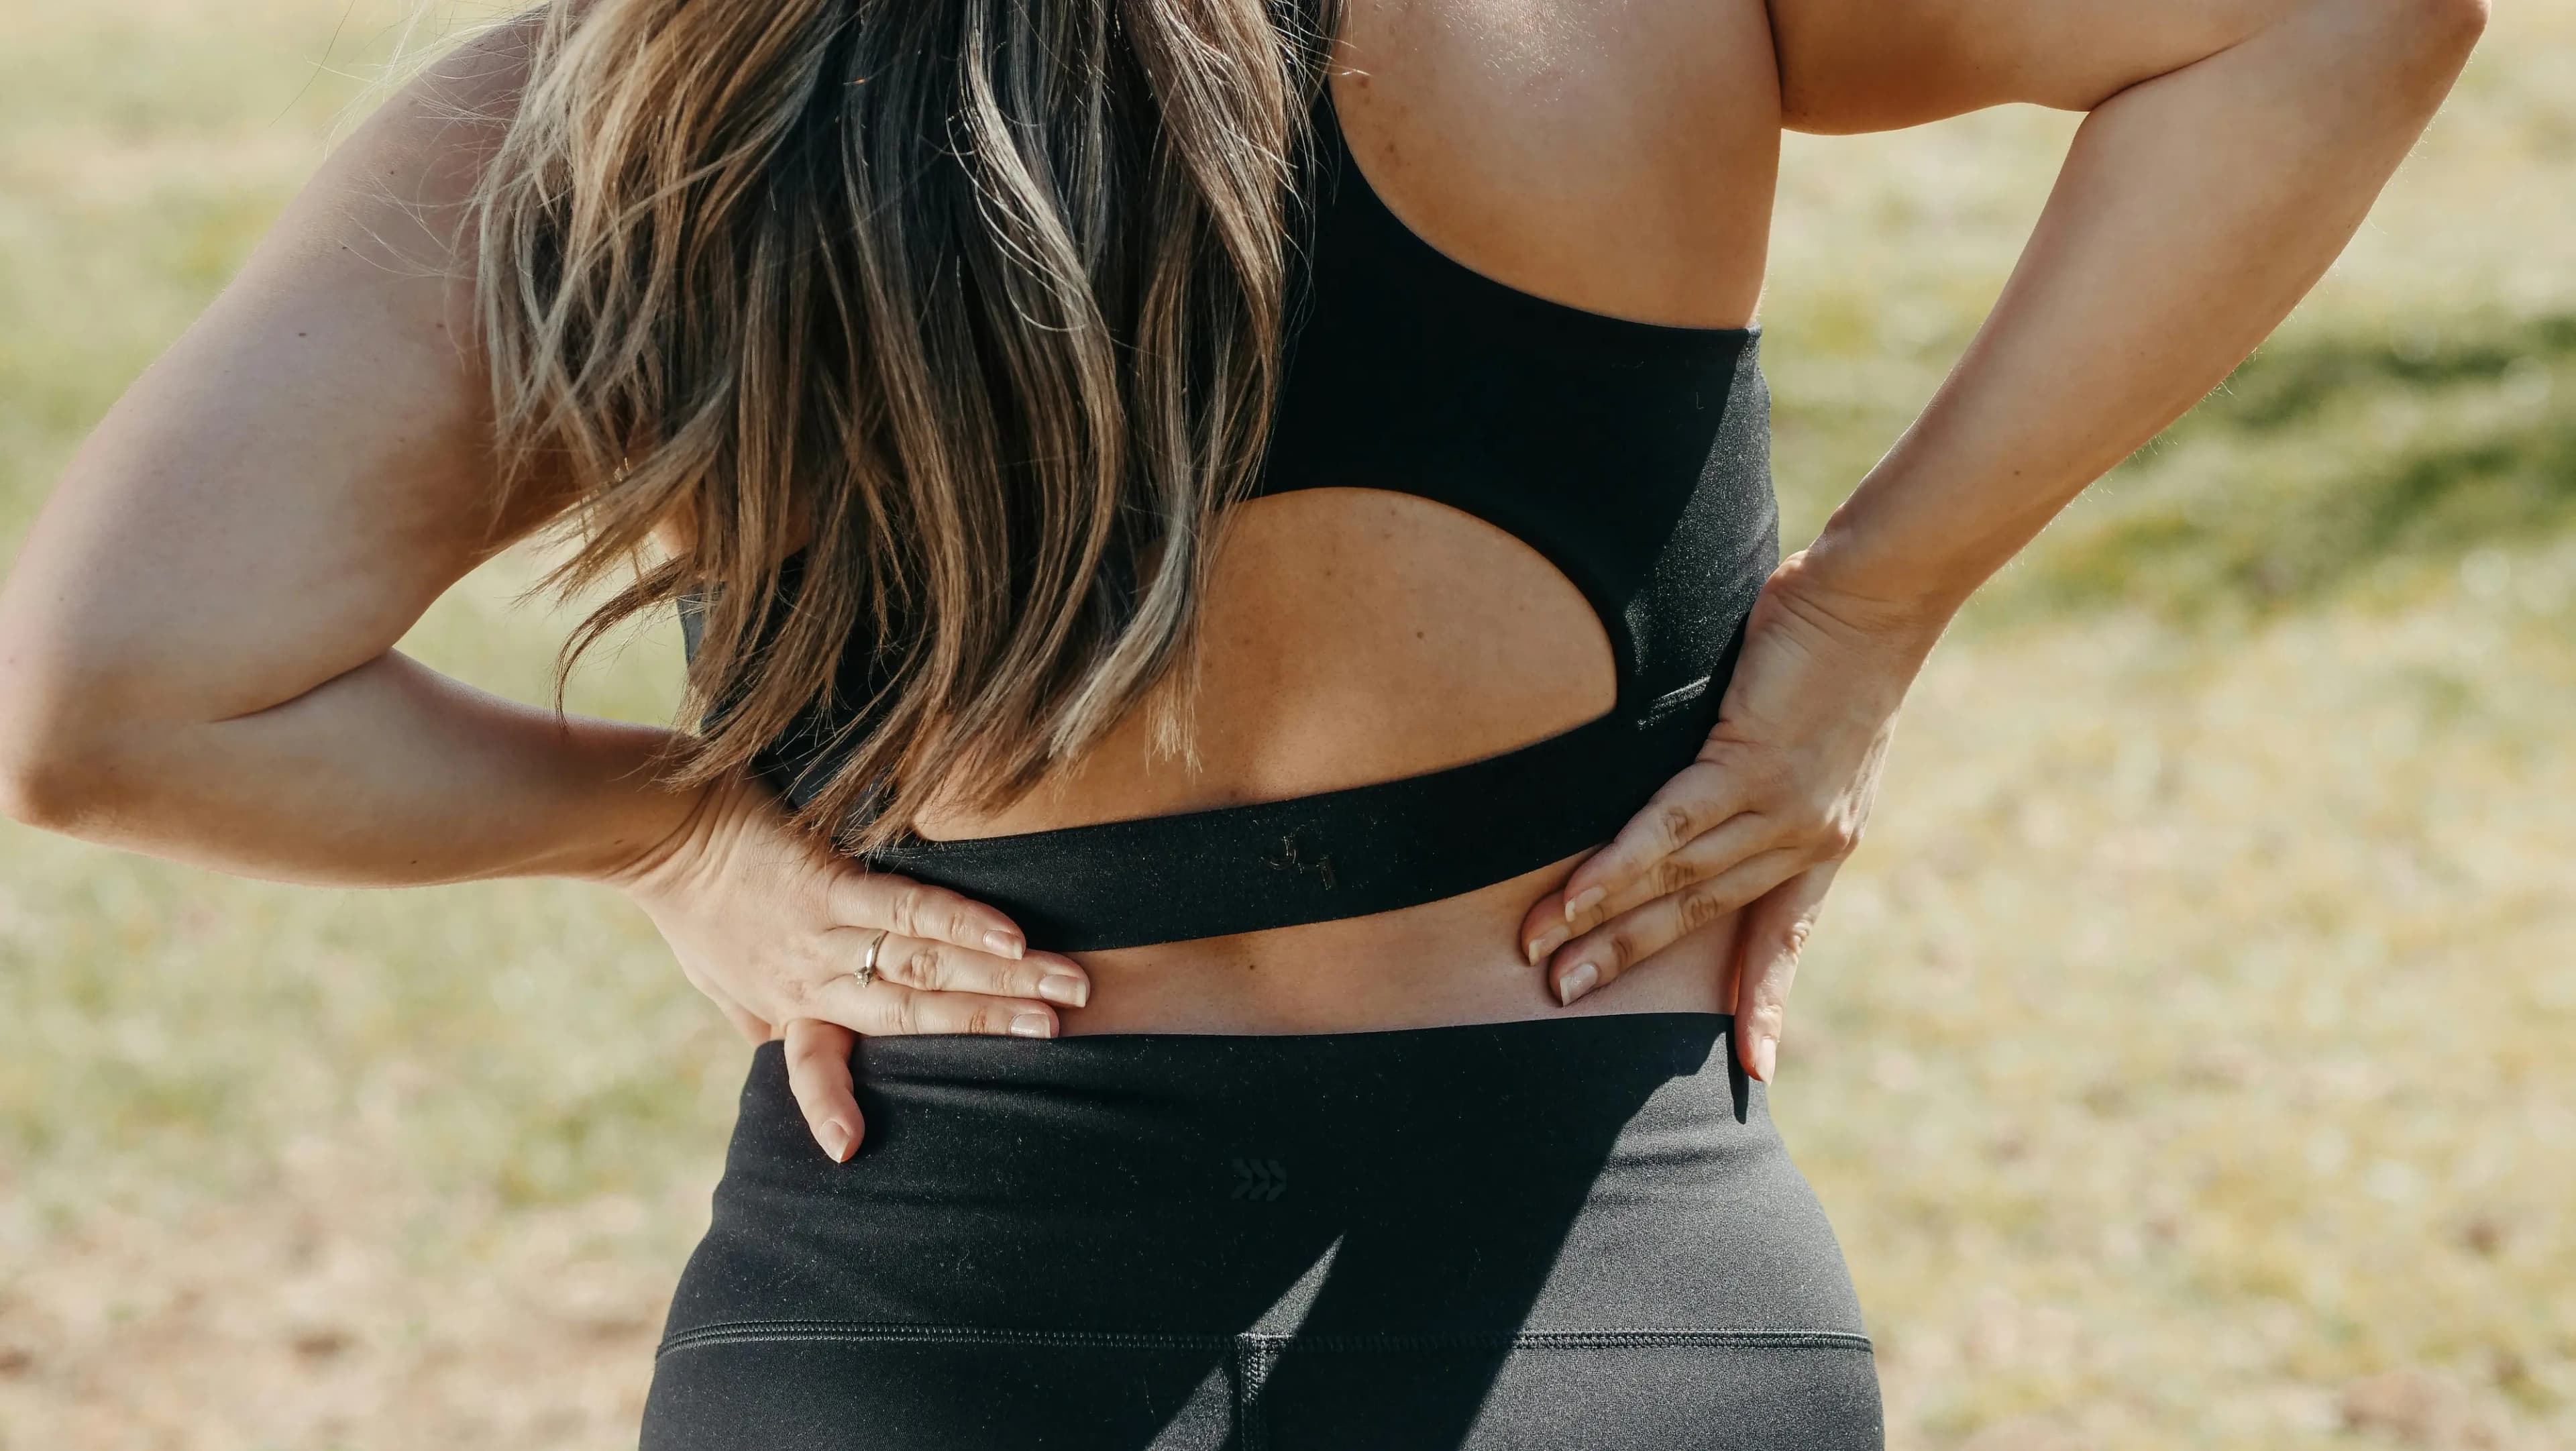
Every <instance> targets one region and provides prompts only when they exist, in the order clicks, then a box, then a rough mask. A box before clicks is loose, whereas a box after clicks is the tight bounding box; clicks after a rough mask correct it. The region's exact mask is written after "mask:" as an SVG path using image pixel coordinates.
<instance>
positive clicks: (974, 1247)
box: [643, 1013, 1881, 1451]
mask: <svg viewBox="0 0 2576 1451" xmlns="http://www.w3.org/2000/svg"><path fill="white" fill-rule="evenodd" d="M1731 1027H1732V1023H1731V1020H1730V1019H1728V1018H1727V1017H1725V1016H1723V1015H1719V1014H1709V1013H1637V1014H1600V1015H1592V1016H1584V1017H1567V1018H1560V1019H1550V1020H1545V1021H1536V1022H1515V1023H1492V1024H1473V1025H1467V1026H1459V1027H1439V1028H1408V1029H1397V1030H1389V1031H1382V1032H1365V1033H1330V1034H1279V1035H1230V1034H1229V1035H1216V1034H1187V1033H1121V1034H1097V1035H1087V1036H1074V1037H1069V1038H1061V1039H1054V1040H1022V1039H1011V1038H989V1037H968V1036H934V1037H914V1038H878V1039H868V1040H864V1041H863V1042H862V1043H861V1045H860V1048H859V1052H858V1055H857V1057H856V1058H855V1060H854V1065H853V1066H854V1068H855V1070H856V1072H857V1075H858V1080H859V1101H860V1104H861V1106H862V1107H863V1108H864V1110H865V1112H866V1114H867V1137H866V1141H865V1143H864V1144H863V1145H862V1147H861V1148H860V1151H859V1153H858V1154H857V1155H856V1156H855V1157H854V1158H853V1159H852V1160H851V1161H850V1162H849V1163H847V1164H834V1163H832V1162H830V1161H829V1160H828V1159H826V1158H825V1157H824V1156H823V1153H822V1151H821V1150H820V1149H818V1148H816V1147H815V1145H814V1142H813V1140H812V1138H811V1136H810V1135H809V1134H808V1133H807V1132H806V1129H805V1126H804V1123H803V1121H802V1120H801V1118H800V1117H799V1116H798V1114H797V1111H796V1107H795V1104H794V1102H793V1101H792V1100H791V1099H790V1097H789V1096H788V1091H787V1079H786V1069H785V1064H784V1059H783V1057H782V1055H781V1052H780V1049H779V1045H777V1044H775V1043H771V1044H767V1045H764V1046H763V1047H761V1048H760V1049H759V1050H758V1051H757V1052H755V1053H754V1055H753V1058H752V1067H751V1075H750V1081H749V1082H748V1083H747V1084H746V1085H745V1086H744V1089H743V1097H742V1114H741V1118H740V1121H739V1123H738V1124H737V1126H736V1129H735V1132H734V1139H733V1146H732V1150H731V1153H730V1155H729V1156H728V1159H727V1162H726V1167H725V1175H724V1180H723V1182H722V1184H720V1185H719V1186H718V1188H717V1190H716V1196H715V1222H714V1225H713V1227H712V1228H710V1229H709V1231H708V1232H707V1236H706V1239H705V1240H704V1241H703V1242H702V1243H701V1244H700V1245H699V1246H698V1249H697V1252H696V1254H695V1255H694V1256H693V1257H692V1258H691V1260H690V1261H689V1266H688V1270H687V1272H686V1273H685V1274H684V1275H683V1276H682V1277H681V1280H680V1285H679V1290H678V1294H677V1296H676V1298H675V1299H674V1301H673V1303H672V1306H671V1316H670V1322H669V1326H668V1329H667V1330H666V1332H665V1335H664V1338H663V1342H662V1348H661V1351H660V1355H659V1360H658V1364H657V1366H656V1372H655V1375H654V1379H653V1389H652V1396H651V1399H650V1402H649V1403H648V1405H647V1408H646V1410H645V1415H644V1434H643V1445H644V1447H645V1451H679V1448H684V1447H685V1448H691V1451H711V1448H728V1451H729V1448H744V1451H749V1448H755V1447H757V1448H762V1451H791V1448H807V1447H812V1448H823V1447H830V1448H836V1451H877V1448H885V1451H893V1448H904V1451H967V1448H976V1451H983V1448H993V1451H1003V1448H1010V1451H1019V1448H1035V1447H1084V1448H1101V1451H1108V1448H1119V1451H1142V1448H1148V1447H1151V1448H1158V1451H1217V1448H1226V1451H1326V1448H1331V1451H1344V1448H1377V1447H1386V1448H1399V1447H1400V1448H1405V1451H1430V1448H1453V1447H1455V1448H1472V1451H1500V1448H1504V1447H1513V1448H1550V1451H1553V1448H1572V1447H1582V1448H1588V1451H1627V1448H1636V1451H1646V1448H1654V1451H1680V1448H1697V1447H1745V1448H1754V1447H1784V1448H1785V1447H1798V1448H1807V1451H1842V1448H1876V1447H1878V1446H1879V1445H1880V1444H1881V1436H1880V1420H1879V1403H1878V1382H1877V1377H1876V1374H1875V1371H1874V1369H1873V1364H1872V1361H1871V1356H1870V1346H1869V1341H1868V1340H1867V1338H1865V1336H1864V1335H1863V1334H1862V1329H1861V1319H1860V1309H1859V1306H1858V1304H1857V1302H1856V1301H1855V1300H1854V1298H1853V1294H1852V1287H1851V1281H1850V1278H1849V1276H1848V1274H1847V1273H1846V1271H1845V1270H1844V1267H1843V1261H1842V1255H1841V1252H1840V1250H1839V1248H1838V1247H1837V1245H1836V1244H1835V1242H1834V1235H1833V1231H1832V1229H1831V1228H1830V1227H1828V1226H1827V1224H1826V1223H1825V1218H1824V1215H1823V1213H1822V1212H1821V1210H1820V1209H1819V1208H1818V1206H1817V1204H1816V1200H1815V1196H1814V1195H1813V1194H1812V1193H1811V1192H1810V1191H1809V1190H1808V1187H1807V1184H1806V1181H1805V1180H1804V1179H1802V1178H1801V1177H1800V1176H1799V1174H1798V1171H1797V1170H1796V1168H1795V1167H1794V1166H1792V1165H1791V1164H1790V1162H1789V1159H1788V1157H1787V1155H1786V1154H1785V1153H1784V1152H1783V1151H1782V1149H1781V1146H1780V1140H1779V1137H1778V1136H1777V1135H1776V1134H1775V1133H1774V1132H1773V1131H1772V1128H1771V1124H1770V1120H1769V1117H1768V1115H1767V1114H1766V1112H1765V1110H1764V1090H1763V1087H1762V1085H1760V1084H1758V1083H1751V1082H1749V1081H1748V1080H1747V1079H1746V1078H1745V1077H1744V1075H1743V1073H1742V1072H1741V1070H1740V1069H1738V1068H1736V1067H1735V1066H1734V1065H1735V1058H1734V1053H1733V1049H1732V1044H1731V1041H1730V1037H1729V1034H1730V1029H1731Z"/></svg>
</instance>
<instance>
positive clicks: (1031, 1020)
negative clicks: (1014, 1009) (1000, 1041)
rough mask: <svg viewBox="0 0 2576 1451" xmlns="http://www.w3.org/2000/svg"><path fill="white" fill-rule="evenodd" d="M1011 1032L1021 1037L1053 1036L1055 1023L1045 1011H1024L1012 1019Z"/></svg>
mask: <svg viewBox="0 0 2576 1451" xmlns="http://www.w3.org/2000/svg"><path fill="white" fill-rule="evenodd" d="M1011 1033H1012V1036H1014V1037H1020V1038H1051V1037H1053V1036H1055V1023H1054V1022H1053V1021H1052V1020H1050V1019H1049V1018H1048V1017H1047V1015H1046V1014H1044V1013H1022V1014H1020V1015H1019V1016H1017V1017H1015V1018H1013V1019H1011Z"/></svg>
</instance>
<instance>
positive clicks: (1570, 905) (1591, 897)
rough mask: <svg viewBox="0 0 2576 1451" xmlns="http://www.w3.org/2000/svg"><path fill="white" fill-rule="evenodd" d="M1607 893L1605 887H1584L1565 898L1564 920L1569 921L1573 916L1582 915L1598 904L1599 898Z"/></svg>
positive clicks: (1607, 894)
mask: <svg viewBox="0 0 2576 1451" xmlns="http://www.w3.org/2000/svg"><path fill="white" fill-rule="evenodd" d="M1609 895H1610V893H1609V892H1608V890H1607V889H1605V888H1601V887H1586V888H1584V889H1583V890H1582V891H1581V892H1578V893H1576V894H1575V895H1574V896H1571V897H1568V898H1566V899H1565V920H1566V921H1568V922H1571V921H1573V920H1574V919H1575V918H1577V917H1580V916H1582V915H1583V914H1584V913H1586V912H1589V911H1591V910H1592V909H1593V908H1595V907H1598V906H1600V905H1601V899H1602V898H1604V897H1606V896H1609Z"/></svg>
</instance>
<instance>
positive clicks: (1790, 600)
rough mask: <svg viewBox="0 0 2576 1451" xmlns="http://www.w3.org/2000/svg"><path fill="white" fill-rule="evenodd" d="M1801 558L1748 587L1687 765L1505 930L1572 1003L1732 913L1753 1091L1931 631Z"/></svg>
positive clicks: (1742, 1034) (1739, 1013) (1740, 1017)
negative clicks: (1754, 595)
mask: <svg viewBox="0 0 2576 1451" xmlns="http://www.w3.org/2000/svg"><path fill="white" fill-rule="evenodd" d="M1826 575H1827V571H1826V570H1825V569H1824V568H1822V567H1820V566H1819V565H1818V564H1817V563H1815V562H1814V556H1813V554H1812V552H1807V551H1802V552H1800V553H1798V554H1794V555H1791V556H1790V557H1789V558H1788V559H1786V560H1784V561H1783V562H1782V563H1781V565H1780V567H1779V568H1778V569H1776V570H1774V571H1773V572H1772V575H1771V578H1770V579H1769V580H1768V581H1767V582H1766V583H1765V584H1764V585H1763V588H1762V594H1761V597H1760V598H1759V599H1758V600H1757V601H1756V602H1755V604H1754V606H1753V616H1752V619H1751V620H1750V622H1748V624H1747V625H1746V627H1745V638H1744V650H1743V653H1742V654H1741V655H1740V656H1739V657H1738V659H1737V663H1736V667H1735V674H1734V677H1733V679H1732V680H1731V681H1729V682H1728V685H1727V689H1726V696H1725V699H1724V700H1723V701H1722V702H1721V703H1720V705H1719V707H1718V720H1717V726H1716V728H1715V729H1714V730H1712V731H1710V732H1709V737H1708V742H1707V744H1705V745H1703V746H1702V747H1701V748H1700V751H1699V758H1698V759H1697V760H1696V761H1694V762H1693V763H1692V764H1691V765H1689V766H1687V767H1685V768H1684V769H1683V770H1682V772H1681V774H1680V775H1678V776H1675V777H1674V778H1673V779H1672V780H1671V781H1670V782H1669V783H1667V784H1666V785H1665V787H1664V788H1663V789H1662V790H1661V791H1658V792H1656V793H1655V796H1654V799H1652V800H1651V801H1649V802H1648V803H1647V804H1646V807H1645V809H1644V810H1642V811H1640V812H1639V813H1638V814H1637V815H1636V817H1635V818H1634V819H1633V820H1631V821H1630V822H1629V823H1628V825H1627V826H1626V827H1624V828H1622V829H1621V831H1620V832H1619V835H1618V836H1617V837H1616V838H1615V839H1613V840H1612V841H1611V842H1610V844H1609V845H1607V846H1605V847H1603V848H1601V849H1600V850H1599V851H1597V852H1594V853H1593V854H1592V855H1591V856H1589V857H1587V858H1585V859H1584V861H1583V862H1582V863H1581V864H1580V865H1578V866H1577V867H1576V868H1575V869H1574V872H1573V874H1572V875H1571V876H1569V877H1567V879H1566V881H1565V885H1564V886H1562V887H1560V888H1558V889H1557V890H1556V891H1554V892H1551V893H1549V894H1548V895H1547V896H1545V897H1543V898H1541V899H1540V900H1539V901H1538V902H1537V904H1535V905H1534V906H1532V907H1531V908H1530V911H1529V915H1528V916H1526V917H1524V918H1523V919H1522V921H1521V941H1522V943H1523V945H1524V951H1525V953H1526V955H1527V956H1528V958H1529V961H1530V965H1531V966H1533V967H1539V968H1542V969H1543V970H1545V972H1546V973H1547V977H1548V986H1549V989H1550V990H1551V991H1552V992H1554V993H1555V994H1556V996H1557V999H1558V1000H1559V1001H1560V1002H1564V1003H1567V1004H1571V1003H1573V1002H1574V1001H1575V1000H1576V999H1578V998H1580V997H1582V996H1583V995H1584V994H1585V993H1588V992H1592V991H1594V990H1596V989H1597V988H1599V987H1600V986H1601V985H1602V984H1603V983H1606V982H1609V981H1610V980H1611V979H1613V978H1615V977H1617V976H1618V975H1619V974H1620V973H1622V972H1624V971H1626V970H1627V969H1628V968H1630V967H1632V966H1635V965H1636V964H1637V963H1638V962H1640V961H1642V960H1644V959H1645V958H1647V957H1650V956H1652V955H1653V954H1655V953H1656V952H1659V951H1661V950H1662V949H1664V948H1665V947H1668V946H1670V945H1671V944H1672V943H1673V942H1674V941H1675V940H1677V939H1679V938H1680V937H1681V936H1682V935H1683V934H1685V933H1687V932H1690V931H1692V930H1693V929H1695V928H1699V927H1704V926H1706V925H1708V924H1709V923H1712V922H1715V921H1717V920H1719V919H1721V918H1723V917H1725V916H1726V915H1727V914H1728V913H1731V912H1735V911H1737V910H1738V909H1746V910H1744V913H1743V916H1742V918H1741V919H1740V921H1739V922H1738V925H1737V929H1736V933H1737V935H1736V943H1735V949H1734V967H1735V1013H1736V1024H1737V1031H1736V1050H1737V1053H1738V1055H1739V1056H1740V1057H1741V1058H1742V1059H1743V1061H1744V1068H1745V1071H1746V1072H1748V1073H1750V1074H1752V1075H1753V1076H1754V1077H1756V1078H1759V1079H1762V1080H1763V1081H1765V1082H1768V1081H1769V1080H1770V1078H1771V1070H1772V1065H1773V1062H1774V1055H1775V1051H1776V1047H1777V1044H1778V1042H1779V1037H1780V1030H1781V1024H1782V1019H1783V1015H1784V1014H1785V1012H1786V1004H1787V999H1788V993H1789V983H1790V980H1791V978H1792V977H1793V976H1794V975H1795V974H1796V972H1797V966H1798V954H1799V951H1800V950H1801V949H1802V948H1803V947H1804V946H1805V945H1806V940H1807V934H1808V933H1809V931H1810V930H1812V928H1813V927H1814V925H1815V920H1816V914H1817V912H1818V910H1819V909H1820V908H1821V907H1822V906H1823V904H1824V899H1825V892H1826V889H1827V888H1829V887H1830V886H1832V884H1833V880H1834V873H1835V871H1836V870H1837V869H1838V868H1839V867H1840V865H1841V862H1842V860H1843V858H1845V857H1847V856H1849V855H1850V854H1851V852H1852V849H1853V848H1854V847H1856V846H1858V845H1859V844H1860V837H1861V828H1862V826H1863V824H1864V823H1865V822H1866V821H1867V820H1868V818H1869V808H1870V801H1871V798H1872V797H1873V796H1874V795H1875V794H1876V792H1877V789H1878V772H1879V767H1880V764H1881V762H1882V761H1883V760H1884V759H1885V757H1886V754H1887V744H1888V739H1889V737H1890V735H1891V733H1892V732H1893V730H1894V728H1895V724H1896V711H1897V706H1898V705H1899V703H1900V702H1902V701H1903V699H1904V698H1905V692H1906V689H1907V687H1908V686H1910V685H1911V684H1912V683H1913V680H1914V676H1915V672H1916V671H1917V670H1919V669H1920V668H1921V667H1922V663H1923V659H1924V656H1925V655H1926V654H1928V653H1929V652H1930V650H1931V648H1932V642H1933V640H1934V639H1936V638H1938V636H1939V634H1940V624H1941V621H1940V620H1938V619H1927V618H1924V617H1923V616H1922V615H1921V614H1920V613H1919V612H1916V611H1912V610H1907V609H1900V608H1896V607H1891V606H1888V605H1886V604H1883V603H1880V602H1877V601H1873V600H1870V599H1868V598H1867V597H1866V596H1865V595H1862V594H1859V593H1855V592H1850V591H1846V590H1843V589H1841V588H1838V587H1837V586H1836V585H1835V584H1834V583H1833V582H1832V581H1831V580H1830V579H1828V578H1827V577H1826Z"/></svg>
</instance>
